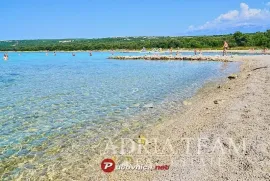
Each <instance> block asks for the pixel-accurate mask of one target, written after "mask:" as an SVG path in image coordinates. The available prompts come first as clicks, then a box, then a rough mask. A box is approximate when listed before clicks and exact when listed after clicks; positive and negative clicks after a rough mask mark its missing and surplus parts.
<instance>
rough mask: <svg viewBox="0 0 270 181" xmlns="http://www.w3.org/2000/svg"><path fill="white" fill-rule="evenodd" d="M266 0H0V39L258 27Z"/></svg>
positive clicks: (266, 17)
mask: <svg viewBox="0 0 270 181" xmlns="http://www.w3.org/2000/svg"><path fill="white" fill-rule="evenodd" d="M268 1H269V0H268ZM268 1H260V0H245V1H243V0H226V1H219V0H188V1H187V0H136V1H135V0H76V1H75V0H73V1H71V0H1V6H0V20H1V23H2V27H1V29H0V40H10V39H13V40H14V39H49V38H96V37H113V36H141V35H143V36H163V35H166V36H178V35H199V34H220V33H230V32H234V31H236V30H242V31H247V32H249V31H263V30H265V29H267V28H270V11H269V9H270V3H269V2H268Z"/></svg>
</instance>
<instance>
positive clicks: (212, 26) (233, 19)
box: [189, 2, 270, 31]
mask: <svg viewBox="0 0 270 181" xmlns="http://www.w3.org/2000/svg"><path fill="white" fill-rule="evenodd" d="M269 4H270V2H269ZM240 26H270V11H269V10H267V9H253V8H250V7H249V6H248V5H247V4H246V3H241V4H240V10H231V11H229V12H227V13H225V14H221V15H220V16H218V17H217V18H216V19H214V20H212V21H208V22H206V23H205V24H203V25H201V26H193V25H192V26H190V27H189V31H201V30H218V29H224V28H232V27H240Z"/></svg>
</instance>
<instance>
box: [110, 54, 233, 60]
mask: <svg viewBox="0 0 270 181" xmlns="http://www.w3.org/2000/svg"><path fill="white" fill-rule="evenodd" d="M232 58H233V56H172V55H145V56H111V57H109V58H108V59H116V60H164V61H170V60H184V61H218V62H233V61H234V60H233V59H232Z"/></svg>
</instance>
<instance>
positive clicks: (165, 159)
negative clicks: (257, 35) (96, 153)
mask: <svg viewBox="0 0 270 181" xmlns="http://www.w3.org/2000/svg"><path fill="white" fill-rule="evenodd" d="M235 61H241V62H243V64H242V65H241V71H240V72H239V73H238V74H237V75H233V76H232V77H231V79H227V80H226V81H223V82H216V83H211V84H208V85H206V86H205V87H204V88H202V89H201V90H200V91H199V92H198V93H197V94H196V95H195V96H194V97H192V98H191V99H190V100H186V101H184V102H183V105H184V106H185V110H184V111H182V112H179V114H177V115H175V116H174V117H173V118H170V119H169V120H163V121H162V123H160V124H158V125H156V126H154V127H152V128H149V129H147V130H145V131H144V132H142V133H140V134H141V135H142V134H143V135H144V137H145V138H146V140H147V142H146V143H145V144H144V146H145V147H146V149H147V150H148V152H143V153H140V154H138V153H136V154H135V153H133V154H129V155H121V156H116V157H115V158H114V159H115V160H116V163H118V162H119V160H120V159H118V157H119V158H120V157H127V158H128V157H132V158H133V159H132V158H130V159H129V160H131V161H129V162H130V163H131V164H136V163H139V162H140V163H142V164H143V163H144V164H146V163H149V162H151V163H152V164H153V165H154V166H157V165H169V166H170V168H169V169H168V170H158V171H157V170H151V171H126V170H125V171H123V170H116V171H114V172H113V173H111V174H104V173H102V171H101V173H99V174H101V175H100V176H101V178H103V179H105V180H125V181H127V180H138V181H144V180H155V181H164V180H188V181H189V180H269V179H270V142H269V135H270V99H269V97H270V56H268V55H260V56H244V57H240V56H239V57H235ZM136 136H138V135H136V134H134V137H136ZM153 138H154V139H153ZM154 140H157V144H156V142H155V141H154ZM188 140H189V141H188ZM187 143H189V144H187ZM187 145H188V146H187ZM108 156H109V155H108ZM110 156H112V157H114V156H113V155H110ZM138 158H140V159H139V160H140V161H138ZM136 159H137V161H135V160H136ZM99 174H98V173H97V175H99ZM90 180H91V179H90Z"/></svg>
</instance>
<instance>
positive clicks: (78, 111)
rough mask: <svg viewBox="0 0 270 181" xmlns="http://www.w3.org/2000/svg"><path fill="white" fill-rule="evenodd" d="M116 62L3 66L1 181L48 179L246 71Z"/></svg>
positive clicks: (35, 61)
mask: <svg viewBox="0 0 270 181" xmlns="http://www.w3.org/2000/svg"><path fill="white" fill-rule="evenodd" d="M136 54H139V53H124V54H123V53H117V52H116V53H115V55H136ZM110 55H111V54H110V53H98V52H93V56H91V57H90V56H89V54H88V53H83V52H82V53H76V56H75V57H73V56H71V53H57V55H56V56H53V54H52V53H50V54H49V55H48V56H46V55H45V53H20V55H19V53H9V60H8V61H4V60H1V61H0V95H1V96H0V178H1V179H2V180H11V179H14V178H18V177H20V176H22V175H24V174H26V173H27V174H28V172H29V170H32V171H33V172H35V170H37V173H34V174H33V175H35V174H37V175H39V174H44V172H47V171H48V168H49V167H50V164H53V163H54V162H55V161H56V160H58V161H59V158H61V159H65V158H66V157H68V156H70V155H71V154H72V151H71V150H72V149H69V147H72V146H73V145H75V144H78V143H80V144H81V145H88V146H91V144H92V143H93V144H94V143H95V142H97V141H98V140H100V139H101V138H104V137H106V136H110V137H113V136H117V134H118V133H128V130H129V131H131V132H132V130H140V129H143V128H145V126H147V125H148V124H151V123H155V122H156V121H157V120H159V119H160V117H161V116H164V115H166V114H171V112H173V111H177V110H176V109H175V108H176V107H177V106H179V103H180V102H181V101H182V100H184V99H186V98H188V97H190V96H192V95H194V93H196V91H197V90H198V89H199V88H200V87H202V86H203V85H204V84H205V83H206V82H209V81H213V80H217V79H220V78H222V77H226V76H227V75H228V74H230V73H232V72H236V71H238V68H239V67H238V65H239V64H238V63H222V62H188V61H170V62H168V61H166V62H162V61H143V60H141V61H140V60H139V61H132V60H131V61H118V60H108V59H107V57H109V56H110ZM0 56H1V57H2V56H3V53H0ZM140 115H143V116H142V117H141V116H140ZM123 130H124V131H123ZM86 142H87V144H86ZM84 148H85V147H84ZM80 149H83V148H82V147H78V148H77V149H76V152H79V151H80ZM67 160H68V159H67ZM72 164H76V163H75V162H72V160H70V161H69V162H68V161H67V162H66V165H72ZM27 174H26V175H27ZM33 177H34V176H33ZM1 179H0V180H1Z"/></svg>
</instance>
